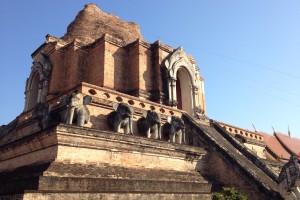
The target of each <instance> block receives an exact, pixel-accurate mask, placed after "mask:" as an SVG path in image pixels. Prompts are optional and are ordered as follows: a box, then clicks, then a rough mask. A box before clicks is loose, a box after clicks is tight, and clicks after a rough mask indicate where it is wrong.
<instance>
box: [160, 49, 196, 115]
mask: <svg viewBox="0 0 300 200" xmlns="http://www.w3.org/2000/svg"><path fill="white" fill-rule="evenodd" d="M164 66H165V67H166V69H167V73H166V76H167V77H164V78H166V79H167V86H168V104H169V106H172V107H174V108H177V104H178V99H177V91H178V90H177V88H176V87H177V86H176V81H177V77H178V72H179V71H181V72H185V74H186V78H185V79H184V80H180V81H181V82H182V81H188V83H185V85H188V87H186V88H188V90H189V91H188V95H189V97H190V98H188V97H186V98H188V99H187V100H188V101H190V103H189V105H188V107H189V108H187V107H186V109H184V108H183V110H185V111H186V112H187V113H188V114H190V115H192V116H196V112H197V109H198V107H199V94H198V93H199V86H200V83H199V81H200V78H199V70H198V69H197V68H196V66H195V64H193V63H192V62H191V61H190V59H189V57H188V55H187V53H186V52H185V51H184V50H183V47H182V46H181V47H179V48H178V49H176V50H175V51H174V52H173V53H171V54H170V55H169V56H168V57H167V58H166V59H165V61H164ZM179 78H180V77H179Z"/></svg>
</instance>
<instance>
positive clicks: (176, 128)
mask: <svg viewBox="0 0 300 200" xmlns="http://www.w3.org/2000/svg"><path fill="white" fill-rule="evenodd" d="M164 134H165V135H168V136H169V140H170V142H173V143H175V142H176V143H179V144H181V143H185V128H184V122H183V120H182V119H180V118H179V117H177V116H170V117H168V119H167V123H166V124H165V125H164Z"/></svg>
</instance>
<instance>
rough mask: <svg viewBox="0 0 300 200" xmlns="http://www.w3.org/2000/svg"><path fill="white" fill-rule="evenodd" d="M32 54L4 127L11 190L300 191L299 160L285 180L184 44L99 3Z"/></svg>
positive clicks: (4, 166) (41, 193)
mask: <svg viewBox="0 0 300 200" xmlns="http://www.w3.org/2000/svg"><path fill="white" fill-rule="evenodd" d="M32 59H33V65H32V67H31V73H30V75H29V78H28V80H27V83H26V90H25V96H26V98H25V106H24V111H23V112H22V113H21V114H20V115H19V116H17V117H16V119H15V120H13V121H12V122H11V123H9V124H7V125H3V126H1V127H0V199H120V200H121V199H122V200H123V199H124V200H125V199H126V200H127V199H131V200H136V199H150V200H151V199H153V200H154V199H155V200H156V199H174V200H175V199H201V200H205V199H211V197H212V193H213V192H215V191H219V190H220V189H221V188H222V186H227V187H235V188H237V189H238V190H239V191H241V192H242V193H244V194H245V195H247V196H248V198H249V199H251V200H262V199H284V198H285V197H289V198H290V197H291V196H293V195H296V194H297V193H295V191H294V190H293V191H290V190H291V188H292V189H293V188H295V187H294V185H288V187H286V185H285V183H286V182H285V181H286V177H287V175H286V174H287V173H288V176H290V175H293V174H290V173H289V170H286V171H285V173H281V176H280V177H281V178H280V185H281V186H280V188H279V186H278V180H277V179H278V173H277V172H275V171H274V170H273V169H272V168H271V167H269V166H268V164H266V162H264V161H263V160H262V159H261V158H260V157H259V156H257V155H256V154H255V153H253V151H251V150H249V149H248V148H247V146H246V145H245V144H243V143H242V142H239V141H238V140H236V139H235V138H234V137H233V136H232V135H231V133H229V132H227V130H226V127H227V125H226V126H225V125H224V124H221V123H219V122H215V121H213V120H211V119H209V118H208V116H207V115H206V104H205V95H204V79H203V77H202V76H201V74H200V70H199V68H198V67H197V65H196V61H195V60H194V59H193V57H192V56H191V55H189V54H187V53H186V52H185V50H184V48H183V47H178V48H173V47H170V46H168V45H165V44H163V43H162V42H161V41H156V42H154V43H148V42H146V41H144V39H143V37H142V35H141V32H140V30H139V27H138V25H137V24H135V23H131V22H129V23H128V22H125V21H123V20H121V19H119V18H118V17H116V16H114V15H112V14H106V13H104V12H103V11H101V10H100V9H99V8H98V7H97V6H96V5H95V4H88V5H86V6H85V8H84V9H83V10H82V11H80V12H79V13H78V15H77V16H76V18H75V20H74V21H73V22H72V23H71V24H70V25H69V26H68V28H67V33H66V34H65V35H64V36H63V37H61V38H58V37H54V36H51V35H47V36H46V41H45V43H44V44H42V45H41V46H40V47H39V48H38V49H37V50H36V51H35V52H33V54H32ZM258 136H262V135H258ZM251 141H252V140H251ZM262 141H263V140H261V141H260V142H256V143H255V145H256V144H259V145H260V146H259V147H257V149H258V150H259V151H262V150H261V149H262V148H263V144H261V143H262ZM253 143H254V142H253ZM248 147H249V145H248ZM295 162H296V159H295V158H294V159H292V160H290V162H289V163H291V164H290V165H289V166H285V167H284V169H291V167H294V168H295V164H293V163H295ZM293 177H295V176H294V175H293ZM293 180H294V179H293ZM284 188H288V189H284Z"/></svg>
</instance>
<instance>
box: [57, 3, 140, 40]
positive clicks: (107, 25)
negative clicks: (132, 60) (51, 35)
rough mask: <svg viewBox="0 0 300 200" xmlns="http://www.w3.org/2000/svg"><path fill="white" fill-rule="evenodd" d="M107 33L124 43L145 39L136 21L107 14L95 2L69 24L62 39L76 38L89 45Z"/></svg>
mask: <svg viewBox="0 0 300 200" xmlns="http://www.w3.org/2000/svg"><path fill="white" fill-rule="evenodd" d="M106 33H108V34H110V35H111V36H113V37H114V38H118V39H120V40H122V43H123V44H124V45H126V44H130V43H132V42H134V41H136V40H137V39H141V40H143V36H142V34H141V31H140V29H139V26H138V25H137V24H136V23H133V22H125V21H123V20H121V19H120V18H118V17H117V16H115V15H113V14H106V13H104V12H103V11H102V10H100V9H99V8H98V7H97V6H96V5H95V4H88V5H86V6H85V8H84V9H83V10H82V11H80V12H79V13H78V15H77V16H76V18H75V20H74V21H73V22H72V23H71V24H70V25H69V26H68V28H67V33H66V34H65V35H64V36H63V37H62V38H61V39H62V40H64V41H66V42H68V43H69V42H72V41H73V40H74V39H75V38H76V39H78V40H80V41H81V43H82V44H83V45H87V44H91V43H93V42H94V41H95V40H97V39H99V37H101V36H102V35H103V34H106Z"/></svg>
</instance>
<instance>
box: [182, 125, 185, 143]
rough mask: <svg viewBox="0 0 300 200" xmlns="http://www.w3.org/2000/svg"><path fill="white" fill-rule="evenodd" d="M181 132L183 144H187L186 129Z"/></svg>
mask: <svg viewBox="0 0 300 200" xmlns="http://www.w3.org/2000/svg"><path fill="white" fill-rule="evenodd" d="M181 131H182V143H183V144H185V130H184V128H183V129H181Z"/></svg>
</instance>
